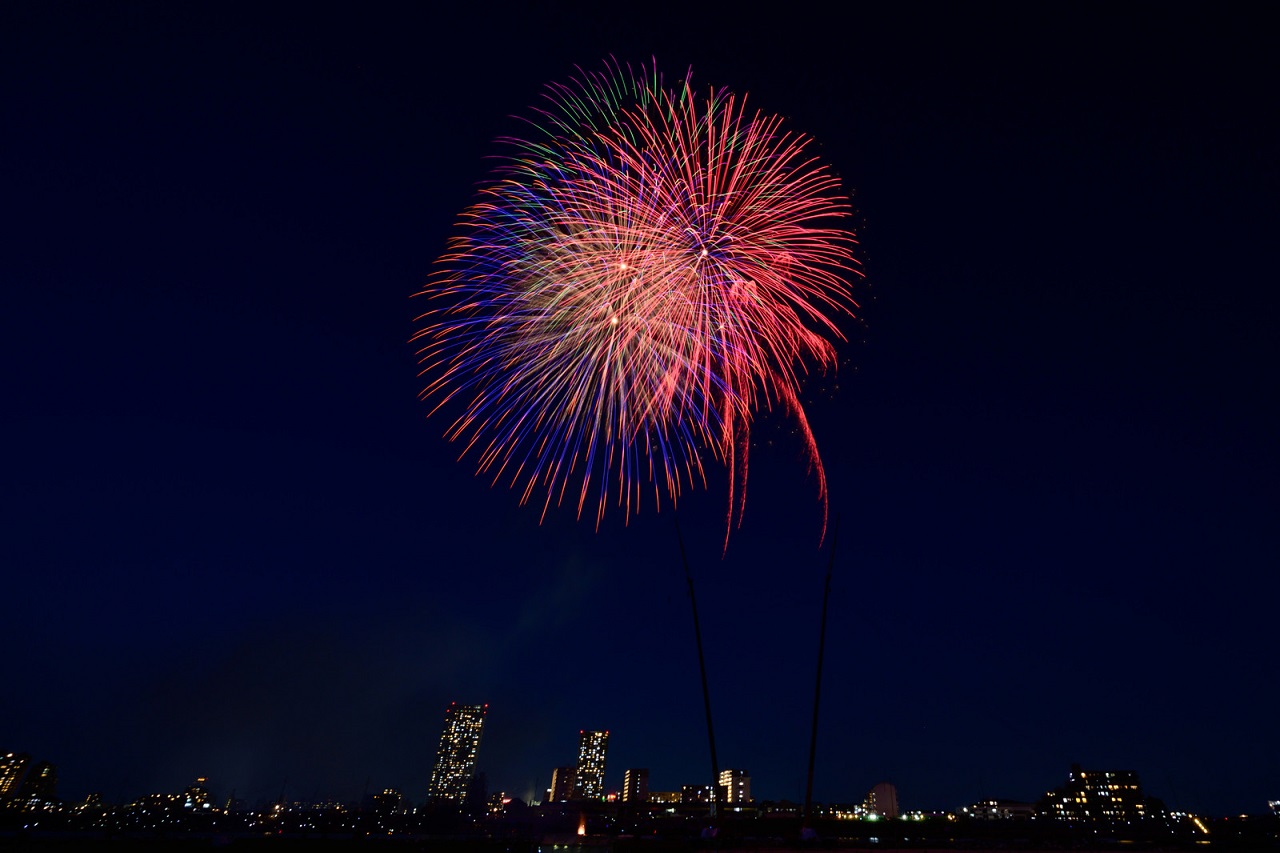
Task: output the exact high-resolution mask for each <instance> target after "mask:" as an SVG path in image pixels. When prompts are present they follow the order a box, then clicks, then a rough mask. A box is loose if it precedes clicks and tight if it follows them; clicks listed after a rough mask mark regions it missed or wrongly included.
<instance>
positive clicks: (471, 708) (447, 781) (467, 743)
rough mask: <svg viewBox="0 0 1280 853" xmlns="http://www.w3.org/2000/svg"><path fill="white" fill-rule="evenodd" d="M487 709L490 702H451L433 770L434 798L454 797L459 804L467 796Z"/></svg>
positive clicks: (448, 798)
mask: <svg viewBox="0 0 1280 853" xmlns="http://www.w3.org/2000/svg"><path fill="white" fill-rule="evenodd" d="M488 710H489V706H488V705H459V704H458V703H457V702H451V703H450V704H449V709H448V710H447V711H445V715H444V731H443V732H441V734H440V746H439V747H438V748H437V749H436V763H435V766H434V767H433V768H432V770H431V788H430V792H429V794H430V797H431V799H433V800H452V801H454V802H456V803H458V804H459V805H461V804H462V801H463V800H464V799H466V796H467V786H468V785H470V784H471V777H473V776H474V775H475V772H476V754H477V753H478V752H479V750H480V730H481V728H482V727H483V726H484V715H485V712H486V711H488Z"/></svg>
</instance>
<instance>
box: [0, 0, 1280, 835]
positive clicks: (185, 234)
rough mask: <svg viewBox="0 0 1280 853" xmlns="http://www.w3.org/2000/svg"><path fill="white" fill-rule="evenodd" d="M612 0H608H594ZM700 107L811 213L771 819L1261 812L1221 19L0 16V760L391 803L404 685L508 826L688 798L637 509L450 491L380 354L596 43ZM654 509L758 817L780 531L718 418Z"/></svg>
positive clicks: (1252, 280)
mask: <svg viewBox="0 0 1280 853" xmlns="http://www.w3.org/2000/svg"><path fill="white" fill-rule="evenodd" d="M624 9H625V10H626V11H625V12H624V11H623V10H624ZM609 56H615V57H617V58H618V59H620V60H622V61H624V62H625V61H631V62H633V63H638V62H646V61H649V60H650V59H651V58H656V60H657V62H658V64H659V66H660V67H661V68H662V69H663V70H664V71H666V73H667V74H668V75H669V76H671V75H679V74H681V73H683V71H684V70H685V69H686V68H687V67H689V66H692V68H693V73H694V80H695V82H696V83H699V84H702V85H712V84H715V85H723V86H728V87H730V88H732V89H734V90H736V91H740V92H741V91H745V92H747V93H749V97H750V99H751V101H752V102H753V103H754V104H755V105H756V106H758V107H760V108H761V109H764V110H766V111H769V112H772V113H778V114H781V115H783V116H785V117H786V118H787V119H788V121H789V124H790V126H791V127H793V128H795V129H798V130H801V131H804V132H806V133H808V134H810V135H811V136H813V137H814V138H815V139H817V140H818V141H819V143H820V149H819V150H820V153H821V155H822V157H823V158H825V159H826V160H827V161H828V162H830V163H831V164H832V165H833V166H834V168H835V169H836V171H837V172H838V173H839V175H840V176H841V179H842V180H843V182H844V184H845V186H846V187H847V189H848V191H849V192H851V193H852V196H853V200H854V204H855V206H856V208H857V216H856V218H855V220H854V226H855V227H856V230H857V231H858V236H859V240H860V259H861V260H862V262H863V264H864V265H865V271H866V273H867V279H866V281H865V283H860V284H858V288H859V297H860V299H861V300H862V302H863V305H864V310H863V312H862V321H863V322H862V323H861V324H855V323H850V324H847V326H846V331H847V334H848V336H849V341H848V343H847V344H844V345H842V346H841V350H840V355H841V363H842V368H841V371H840V373H839V375H838V376H836V377H834V378H833V377H826V378H825V379H815V380H814V381H812V382H811V383H810V384H809V385H808V386H807V388H806V399H807V400H809V406H808V411H809V414H810V418H811V421H812V424H813V429H814V433H815V435H816V438H817V441H818V444H819V447H820V449H821V452H822V455H823V459H824V460H825V463H826V466H827V472H828V476H829V482H830V489H831V514H832V519H833V521H834V520H835V519H836V517H838V519H839V522H838V523H839V535H838V540H837V551H836V556H835V564H834V573H833V580H832V587H831V600H830V625H829V631H828V636H827V659H826V669H825V674H824V695H823V705H822V717H821V728H820V736H819V747H820V754H819V758H818V764H817V775H816V785H815V796H816V797H817V798H818V799H820V800H826V801H845V802H848V801H857V800H861V798H862V797H863V795H864V794H865V792H866V791H867V790H868V789H869V788H870V787H871V786H872V785H874V784H875V783H877V782H880V781H892V782H894V783H895V784H896V785H897V786H898V792H899V799H900V802H901V804H902V806H903V807H904V808H924V809H931V808H953V807H956V806H959V805H962V804H965V803H968V802H972V801H973V800H975V799H977V798H979V797H982V796H998V797H1006V798H1011V799H1019V800H1034V799H1035V798H1037V797H1038V796H1040V795H1041V794H1043V793H1044V792H1045V791H1046V790H1048V788H1050V787H1053V786H1056V785H1058V784H1061V783H1062V782H1063V781H1064V780H1065V776H1066V773H1067V771H1068V769H1069V767H1070V765H1071V763H1073V762H1078V763H1080V764H1082V765H1084V766H1085V767H1086V769H1088V768H1098V769H1133V770H1136V771H1137V772H1138V773H1139V774H1140V776H1141V778H1142V780H1143V783H1144V786H1145V788H1146V789H1147V791H1148V792H1149V793H1151V794H1154V795H1156V796H1159V797H1162V798H1163V799H1164V800H1165V801H1166V803H1167V804H1168V805H1169V806H1170V807H1174V808H1181V809H1190V810H1198V811H1201V812H1206V813H1209V814H1224V813H1226V814H1230V813H1237V812H1242V811H1247V812H1252V813H1257V812H1261V811H1263V810H1265V800H1266V799H1267V798H1277V797H1280V761H1278V760H1277V756H1280V726H1277V723H1276V721H1277V719H1280V686H1278V685H1277V680H1276V677H1275V670H1274V667H1275V643H1276V636H1277V635H1276V615H1275V614H1276V602H1277V600H1278V598H1280V579H1278V578H1280V575H1278V574H1277V565H1280V561H1278V560H1277V545H1278V544H1280V524H1278V523H1277V518H1278V517H1280V515H1278V513H1277V509H1278V504H1280V501H1278V500H1277V497H1278V494H1277V491H1278V487H1277V474H1278V473H1280V471H1278V468H1280V466H1278V465H1277V461H1278V460H1277V447H1276V435H1277V426H1278V424H1277V417H1276V414H1275V413H1276V410H1277V409H1278V408H1280V406H1277V399H1276V397H1277V382H1276V379H1275V369H1276V367H1277V364H1278V363H1280V359H1278V358H1277V355H1278V353H1277V339H1278V338H1280V335H1277V333H1276V331H1275V322H1276V320H1275V318H1276V317H1277V316H1280V310H1278V309H1280V299H1278V298H1277V288H1276V282H1277V280H1278V277H1277V274H1276V269H1275V266H1276V264H1275V248H1276V245H1277V241H1276V235H1277V233H1278V232H1277V228H1278V226H1280V216H1278V209H1280V205H1278V204H1277V199H1278V198H1280V192H1278V190H1280V174H1278V171H1277V164H1278V163H1280V146H1278V145H1277V137H1276V136H1275V135H1274V133H1273V131H1274V128H1275V125H1276V124H1277V115H1276V112H1277V99H1276V91H1277V86H1278V85H1280V73H1278V68H1277V54H1276V52H1275V49H1274V45H1273V44H1272V38H1271V30H1270V28H1268V27H1266V26H1264V25H1263V24H1262V22H1261V21H1260V20H1258V19H1251V18H1250V16H1249V13H1248V12H1246V11H1245V9H1244V7H1243V6H1231V7H1225V8H1220V9H1219V8H1213V9H1211V8H1210V7H1208V6H1201V7H1199V8H1198V10H1196V9H1193V10H1192V11H1184V10H1183V9H1182V7H1181V6H1175V5H1170V4H1159V5H1137V4H1126V5H1123V6H1121V7H1118V8H1113V7H1110V6H1108V7H1105V8H1104V7H1081V6H1078V5H1074V4H1073V5H1070V6H1066V5H1064V6H1055V7H1051V8H1049V9H1045V8H1042V6H1041V5H1040V4H1022V5H1019V6H1016V7H1008V8H1006V7H999V6H994V7H993V6H970V5H958V4H956V5H949V6H947V7H945V8H941V9H940V8H935V7H932V6H915V5H902V4H892V5H891V7H890V6H886V7H880V6H849V7H848V8H847V9H846V10H844V11H841V12H839V13H838V14H837V15H836V16H834V17H833V16H832V13H830V12H826V13H824V12H820V11H819V9H818V7H817V6H815V5H812V4H810V5H805V4H801V5H799V6H787V5H785V4H784V5H779V6H775V7H772V8H770V9H768V10H766V9H764V8H761V9H760V11H758V12H751V11H750V7H747V6H743V5H741V4H728V5H726V6H724V7H721V8H718V9H717V8H715V7H712V6H703V5H700V4H696V3H693V4H691V3H682V4H673V5H670V6H658V5H652V4H643V5H642V4H616V5H614V4H590V5H583V6H568V5H555V6H549V7H545V8H532V4H530V8H524V6H523V5H521V6H520V8H519V10H515V9H513V10H508V11H505V12H504V11H501V10H497V9H495V8H494V7H492V6H490V5H489V4H485V3H460V4H456V5H455V6H453V7H451V8H449V9H448V10H447V11H436V12H432V11H428V9H427V6H426V4H405V5H375V4H351V5H347V6H343V7H329V6H323V5H316V4H306V5H298V6H296V7H293V8H289V7H285V6H282V5H268V6H266V7H265V8H263V7H261V6H260V5H259V4H253V5H236V4H227V3H216V4H191V3H181V4H173V3H156V4H123V3H114V4H105V3H85V4H68V3H58V2H39V3H35V2H33V3H8V4H4V6H3V8H2V9H0V128H2V129H3V130H2V132H0V163H2V164H3V167H2V168H0V205H3V221H4V226H3V235H2V236H0V281H2V282H3V293H4V303H3V310H2V311H0V355H2V357H3V362H2V363H3V364H4V365H5V368H4V370H3V373H2V374H0V383H2V384H0V392H2V394H3V396H2V397H0V400H2V401H3V402H2V404H0V439H3V446H4V448H5V452H4V455H3V480H2V482H3V489H0V500H2V501H3V504H2V505H0V513H2V515H0V519H2V521H0V571H2V572H3V575H2V577H3V597H2V598H0V601H2V602H3V612H4V617H3V624H4V638H5V640H4V647H5V649H6V655H5V661H4V667H3V673H4V674H3V677H2V679H0V683H2V684H3V690H2V691H0V696H2V697H3V701H0V751H10V750H13V751H23V752H28V753H31V754H32V755H34V756H35V757H36V758H38V759H46V760H49V761H53V762H54V763H56V764H57V765H58V770H59V793H60V794H61V795H62V796H63V797H64V798H67V799H73V798H79V797H82V796H83V795H84V794H86V793H87V792H89V791H101V792H102V793H103V795H104V797H105V798H106V799H108V800H109V801H127V800H129V799H132V798H134V797H137V796H139V795H141V794H144V793H149V792H152V791H174V790H179V789H181V788H182V787H184V786H185V785H187V784H189V783H190V781H191V779H193V778H194V777H195V776H197V775H205V776H208V777H209V778H210V782H211V786H212V787H213V789H214V791H215V793H217V794H219V795H220V796H226V795H227V794H229V793H230V792H231V790H232V789H234V790H235V791H236V792H237V794H238V795H239V796H241V797H246V798H248V799H249V800H250V801H251V802H252V801H253V800H254V799H255V798H258V797H275V796H277V795H278V794H279V792H280V791H281V789H282V788H283V789H284V790H285V795H286V797H288V798H289V799H304V798H312V797H314V798H328V797H333V798H339V799H345V800H355V799H358V798H359V797H360V796H361V794H362V792H363V791H365V790H366V786H367V789H368V790H370V791H372V790H381V789H382V788H384V787H395V788H398V789H400V790H402V791H403V792H404V793H405V794H406V795H407V796H409V797H410V798H412V799H413V800H415V801H418V802H420V801H421V800H422V799H424V798H425V796H426V789H427V782H428V778H429V775H430V764H431V761H432V757H433V753H434V749H435V745H436V741H437V739H438V737H439V733H440V727H441V725H442V722H443V715H444V709H445V707H446V705H447V704H448V703H449V702H450V701H455V700H456V701H460V702H468V703H472V702H477V703H478V702H488V703H489V706H490V709H489V717H488V720H487V722H486V724H485V734H484V740H483V742H482V744H481V749H480V765H479V766H480V769H481V770H483V771H485V772H486V774H487V776H488V780H489V785H490V788H491V789H492V790H506V791H508V792H509V793H511V794H514V795H516V796H520V797H525V798H529V797H533V798H538V799H540V798H541V792H542V790H543V789H544V788H545V787H546V786H547V784H548V783H549V781H550V773H551V770H552V768H553V767H555V766H557V765H561V764H567V763H571V762H572V761H573V759H574V754H575V749H576V743H577V734H578V730H579V729H582V728H605V729H609V730H610V731H611V732H612V739H611V743H610V752H609V769H608V774H607V779H606V782H607V785H608V786H609V787H610V788H614V789H616V788H617V787H619V786H620V784H621V779H622V772H623V770H624V769H626V768H627V767H648V768H650V769H651V774H652V775H651V786H652V788H653V789H654V790H672V789H678V788H679V786H680V785H682V784H689V783H702V782H705V781H706V778H707V776H708V775H709V770H708V765H709V761H708V758H707V748H706V729H705V725H704V720H703V710H702V695H701V692H700V687H699V681H698V668H697V660H696V655H695V647H694V643H693V627H692V619H691V616H690V609H689V601H688V596H687V593H686V587H685V580H684V572H683V569H682V566H681V563H680V557H679V550H678V547H677V543H676V535H675V526H674V521H673V517H672V514H671V513H670V512H669V511H665V510H664V511H663V512H661V513H655V512H653V511H652V507H651V506H646V507H645V508H644V510H643V512H642V513H641V514H640V515H639V516H638V517H634V518H632V519H631V521H630V523H629V524H628V525H624V524H623V523H622V519H621V518H620V517H619V516H618V515H617V514H614V515H613V516H610V517H609V518H607V519H606V521H605V523H604V524H603V526H602V527H601V529H600V530H599V531H598V532H597V531H596V530H595V529H594V525H593V523H592V521H591V520H590V519H588V520H584V521H582V522H579V521H577V520H576V519H575V518H574V517H573V513H572V512H571V511H569V510H564V511H561V512H559V513H557V514H553V516H552V517H550V518H549V519H548V520H547V521H546V522H545V523H543V524H541V525H539V523H538V510H537V509H536V508H531V507H530V508H522V507H520V506H519V505H518V501H517V495H516V494H515V493H513V492H510V491H508V490H507V489H505V488H503V487H497V488H490V487H489V485H488V482H487V481H486V480H483V479H480V478H476V477H475V476H474V465H473V463H472V462H471V461H470V460H464V461H462V462H458V461H457V460H456V457H457V453H458V450H457V448H455V447H452V446H450V445H449V444H448V443H447V442H446V441H445V440H444V439H443V437H442V433H443V430H444V428H445V426H446V425H447V423H446V422H445V421H443V420H440V419H435V418H433V419H430V420H428V419H427V416H426V415H427V407H426V406H425V405H424V404H423V403H421V402H419V400H418V399H417V392H418V390H419V387H420V380H419V379H418V378H417V376H416V372H417V368H416V364H415V356H414V352H413V348H412V347H411V346H410V345H409V344H408V339H409V337H410V335H411V334H412V333H413V331H414V328H415V327H414V323H413V318H414V316H415V315H416V313H417V312H418V310H419V307H420V306H419V303H417V302H415V301H413V300H411V299H410V295H411V294H412V293H414V292H415V291H417V290H418V289H420V288H421V287H422V286H423V284H424V283H425V282H426V280H427V277H428V275H429V273H430V271H431V268H432V264H433V262H434V260H435V259H436V258H437V257H438V256H439V254H440V253H441V252H442V250H443V248H444V245H445V241H446V239H447V238H448V236H449V234H450V233H451V229H452V225H453V222H454V219H455V217H456V215H457V214H458V212H459V211H460V210H462V209H463V208H464V207H465V206H466V205H467V204H468V203H469V201H470V199H471V197H472V193H473V191H474V189H475V187H476V185H477V184H478V183H479V182H480V181H481V180H482V179H483V178H484V176H485V174H486V171H487V169H488V168H489V164H490V163H491V162H492V161H489V160H486V158H487V157H489V156H490V155H492V154H494V153H496V152H497V151H498V150H499V149H498V148H497V147H496V146H495V145H494V143H493V140H494V139H495V138H497V137H499V136H502V135H503V134H508V133H512V132H517V131H518V129H519V127H520V124H519V122H518V121H517V120H516V119H514V118H513V116H517V115H521V114H524V113H526V111H527V109H528V107H530V106H531V105H533V104H534V103H536V102H537V101H538V99H539V98H540V96H541V92H542V87H543V85H544V84H546V83H548V82H551V81H557V80H565V79H566V78H568V77H569V76H571V75H572V74H574V73H575V72H574V66H575V65H581V66H582V67H584V68H588V69H594V68H598V67H601V64H602V62H603V61H604V60H605V58H606V57H609ZM753 437H754V439H755V448H754V450H753V452H752V456H751V465H752V468H751V474H750V480H749V483H748V494H747V505H746V514H745V518H744V521H743V525H742V527H741V529H739V530H736V531H735V532H734V533H733V535H732V538H731V540H730V543H729V548H728V551H727V553H726V554H724V555H723V556H722V543H723V536H724V510H725V505H726V482H725V479H726V478H725V476H724V472H723V471H722V470H713V476H712V481H711V482H710V484H709V488H708V489H707V490H706V491H699V492H696V493H693V494H691V495H688V496H686V497H687V500H682V501H681V504H680V525H681V528H682V529H683V531H684V536H685V540H686V544H687V546H688V551H689V558H690V561H691V565H692V571H693V576H694V579H695V583H696V585H697V590H698V606H699V609H700V614H701V617H702V629H703V635H704V640H705V647H706V655H707V666H708V671H709V678H710V689H711V700H712V705H713V711H714V714H715V723H716V734H717V745H718V749H719V757H720V763H721V765H722V766H724V767H740V768H744V769H747V770H749V771H750V773H751V775H752V788H753V793H754V794H755V796H756V797H757V798H790V799H793V800H795V799H801V798H803V794H804V772H805V762H806V758H807V748H808V737H809V723H810V714H811V702H812V693H813V676H814V667H815V662H816V652H817V641H818V616H819V610H820V606H821V600H822V584H823V578H824V575H825V572H826V569H827V563H828V560H829V558H830V548H829V546H830V538H828V539H827V541H826V543H825V544H823V545H821V546H820V535H821V525H822V512H821V507H820V504H819V502H818V498H817V489H816V486H815V484H814V482H813V480H812V479H811V478H808V479H807V478H806V474H805V466H804V463H803V454H802V447H801V446H800V444H799V442H798V441H797V440H796V439H795V437H794V436H792V435H791V433H790V424H789V422H788V421H787V420H786V419H785V418H782V417H780V416H767V415H765V416H761V418H760V420H759V421H758V422H757V423H756V424H755V426H754V429H753Z"/></svg>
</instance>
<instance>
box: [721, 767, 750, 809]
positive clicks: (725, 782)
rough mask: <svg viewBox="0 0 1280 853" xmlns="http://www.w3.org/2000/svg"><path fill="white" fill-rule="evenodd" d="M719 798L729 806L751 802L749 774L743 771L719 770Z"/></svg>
mask: <svg viewBox="0 0 1280 853" xmlns="http://www.w3.org/2000/svg"><path fill="white" fill-rule="evenodd" d="M720 796H721V797H722V798H723V799H724V802H726V803H728V804H729V805H745V804H746V803H749V802H751V774H750V773H748V772H747V771H745V770H721V771H720Z"/></svg>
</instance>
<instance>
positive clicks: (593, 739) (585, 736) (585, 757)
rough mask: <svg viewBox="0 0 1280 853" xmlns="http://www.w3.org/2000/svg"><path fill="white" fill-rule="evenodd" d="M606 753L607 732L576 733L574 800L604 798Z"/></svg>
mask: <svg viewBox="0 0 1280 853" xmlns="http://www.w3.org/2000/svg"><path fill="white" fill-rule="evenodd" d="M608 751H609V733H608V732H589V731H581V732H579V733H578V766H577V767H576V768H575V769H574V774H573V798H574V799H575V800H599V799H601V798H603V797H604V761H605V756H606V754H607V753H608Z"/></svg>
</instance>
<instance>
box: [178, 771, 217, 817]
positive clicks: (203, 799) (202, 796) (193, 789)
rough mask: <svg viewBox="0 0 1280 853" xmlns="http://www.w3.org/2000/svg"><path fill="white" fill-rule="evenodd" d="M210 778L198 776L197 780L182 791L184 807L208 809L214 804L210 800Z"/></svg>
mask: <svg viewBox="0 0 1280 853" xmlns="http://www.w3.org/2000/svg"><path fill="white" fill-rule="evenodd" d="M208 785H209V780H208V779H207V778H205V777H204V776H197V777H196V781H194V782H192V783H191V785H190V786H189V787H188V788H187V789H186V790H185V791H183V792H182V797H183V800H182V807H183V808H184V809H207V808H209V807H210V806H212V803H211V802H210V800H209V788H208Z"/></svg>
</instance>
